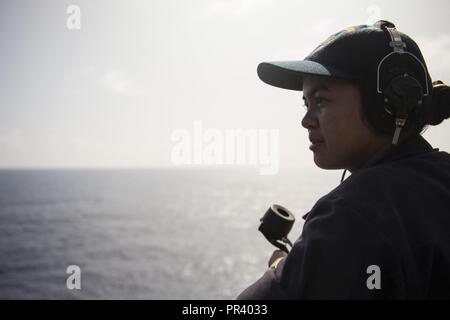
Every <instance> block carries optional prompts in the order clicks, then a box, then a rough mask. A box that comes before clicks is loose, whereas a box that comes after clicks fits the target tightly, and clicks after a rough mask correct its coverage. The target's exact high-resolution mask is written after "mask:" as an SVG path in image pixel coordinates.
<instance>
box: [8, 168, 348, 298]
mask: <svg viewBox="0 0 450 320" xmlns="http://www.w3.org/2000/svg"><path fill="white" fill-rule="evenodd" d="M340 174H341V173H340V172H337V171H322V170H320V171H319V170H316V171H311V170H303V171H302V170H297V171H292V172H285V173H282V174H278V175H274V176H262V175H259V173H258V170H253V169H232V168H227V169H212V168H207V169H205V168H202V169H197V168H191V169H178V168H177V169H135V170H133V169H130V170H125V169H123V170H106V169H104V170H94V169H92V170H88V169H84V170H82V169H77V170H56V169H55V170H0V299H234V298H235V297H236V296H237V295H238V294H239V293H240V292H241V291H242V290H243V289H244V288H246V287H247V286H248V285H250V284H251V283H252V282H253V281H255V280H257V279H258V278H259V277H260V276H261V275H262V274H263V272H264V270H265V269H266V266H267V260H268V258H269V257H270V255H271V253H272V251H273V250H274V249H275V247H273V246H272V245H271V244H270V243H269V242H267V240H265V238H264V237H263V236H262V234H261V233H260V232H259V231H258V230H257V228H258V226H259V219H260V218H261V217H262V215H263V214H264V213H265V212H266V210H267V209H268V208H269V206H270V205H271V204H273V203H277V204H281V205H283V206H285V207H287V208H288V209H290V210H291V211H293V212H294V214H295V216H296V222H295V224H294V227H293V229H292V231H291V233H290V235H289V238H290V240H291V241H294V240H296V239H297V238H298V237H299V236H300V233H301V229H302V226H303V222H302V221H303V220H302V218H301V216H302V215H303V214H305V213H306V212H308V211H309V210H310V209H311V207H312V206H313V205H314V203H315V202H316V201H317V200H318V199H319V198H320V197H321V196H323V195H324V194H326V193H327V192H329V191H330V190H332V189H333V188H334V187H336V186H337V185H338V184H339V179H340ZM71 265H76V266H78V267H79V268H80V270H81V273H80V277H79V280H80V282H79V283H80V289H74V290H70V289H68V287H67V279H68V278H69V277H70V276H71V274H70V273H67V268H68V266H71Z"/></svg>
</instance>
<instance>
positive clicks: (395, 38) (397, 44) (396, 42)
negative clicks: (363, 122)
mask: <svg viewBox="0 0 450 320" xmlns="http://www.w3.org/2000/svg"><path fill="white" fill-rule="evenodd" d="M382 29H385V30H387V31H388V32H389V35H390V37H391V42H389V46H391V47H392V48H393V51H392V52H391V53H389V54H387V55H386V56H385V57H384V58H383V59H381V61H380V63H379V64H378V67H377V92H378V93H380V94H382V93H383V91H382V90H381V89H380V68H381V65H382V64H383V62H384V61H385V60H386V59H388V58H389V57H390V56H392V55H394V54H406V55H408V56H410V57H412V58H413V59H414V60H415V61H416V62H417V63H418V64H419V65H420V67H421V68H422V70H423V71H424V76H425V81H424V82H425V92H424V93H423V95H424V97H426V96H428V94H429V89H428V79H427V69H426V68H425V66H424V64H423V63H422V61H420V60H419V59H418V58H417V57H416V56H415V55H413V54H412V53H410V52H408V51H405V50H404V48H406V43H405V42H403V40H402V37H401V35H400V33H399V32H398V31H397V29H395V27H382Z"/></svg>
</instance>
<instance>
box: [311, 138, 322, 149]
mask: <svg viewBox="0 0 450 320" xmlns="http://www.w3.org/2000/svg"><path fill="white" fill-rule="evenodd" d="M309 141H311V145H310V146H309V150H311V151H317V150H318V149H319V148H320V147H321V146H322V145H323V143H324V141H323V140H320V139H313V138H309Z"/></svg>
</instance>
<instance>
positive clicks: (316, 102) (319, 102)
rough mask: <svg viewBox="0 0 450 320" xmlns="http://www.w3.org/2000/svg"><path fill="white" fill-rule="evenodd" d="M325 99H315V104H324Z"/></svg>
mask: <svg viewBox="0 0 450 320" xmlns="http://www.w3.org/2000/svg"><path fill="white" fill-rule="evenodd" d="M324 100H325V99H324V98H322V97H314V102H315V104H321V103H323V102H324Z"/></svg>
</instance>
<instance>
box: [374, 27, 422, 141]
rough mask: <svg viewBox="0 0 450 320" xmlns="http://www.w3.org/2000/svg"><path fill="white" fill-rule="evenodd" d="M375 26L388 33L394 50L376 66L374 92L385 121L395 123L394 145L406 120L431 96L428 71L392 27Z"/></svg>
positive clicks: (390, 44)
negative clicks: (380, 104) (384, 113)
mask: <svg viewBox="0 0 450 320" xmlns="http://www.w3.org/2000/svg"><path fill="white" fill-rule="evenodd" d="M374 26H375V27H378V28H380V29H382V30H385V31H386V32H388V34H389V36H390V38H391V41H390V42H389V46H391V47H392V48H393V50H392V52H390V53H388V54H387V55H386V56H384V57H383V58H382V59H381V60H380V62H379V63H378V66H377V69H376V73H377V74H376V92H377V96H378V97H379V98H381V103H382V104H383V107H384V111H385V112H386V113H387V115H388V117H389V118H390V119H391V120H392V118H394V119H395V131H394V136H393V139H392V145H397V144H398V141H399V137H400V134H401V131H402V129H403V127H404V126H405V123H406V121H407V119H408V116H409V115H410V114H411V113H412V112H418V110H419V109H420V108H421V107H423V105H424V99H425V98H426V97H428V96H429V95H430V88H429V81H428V71H427V68H426V67H425V65H424V64H423V63H422V61H420V59H419V58H417V56H415V55H414V54H412V53H411V52H408V51H406V50H405V49H408V48H407V44H406V42H405V41H403V39H402V37H401V35H400V32H399V31H397V29H396V28H395V25H394V24H393V23H391V22H388V21H384V20H381V21H378V22H376V23H375V24H374Z"/></svg>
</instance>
